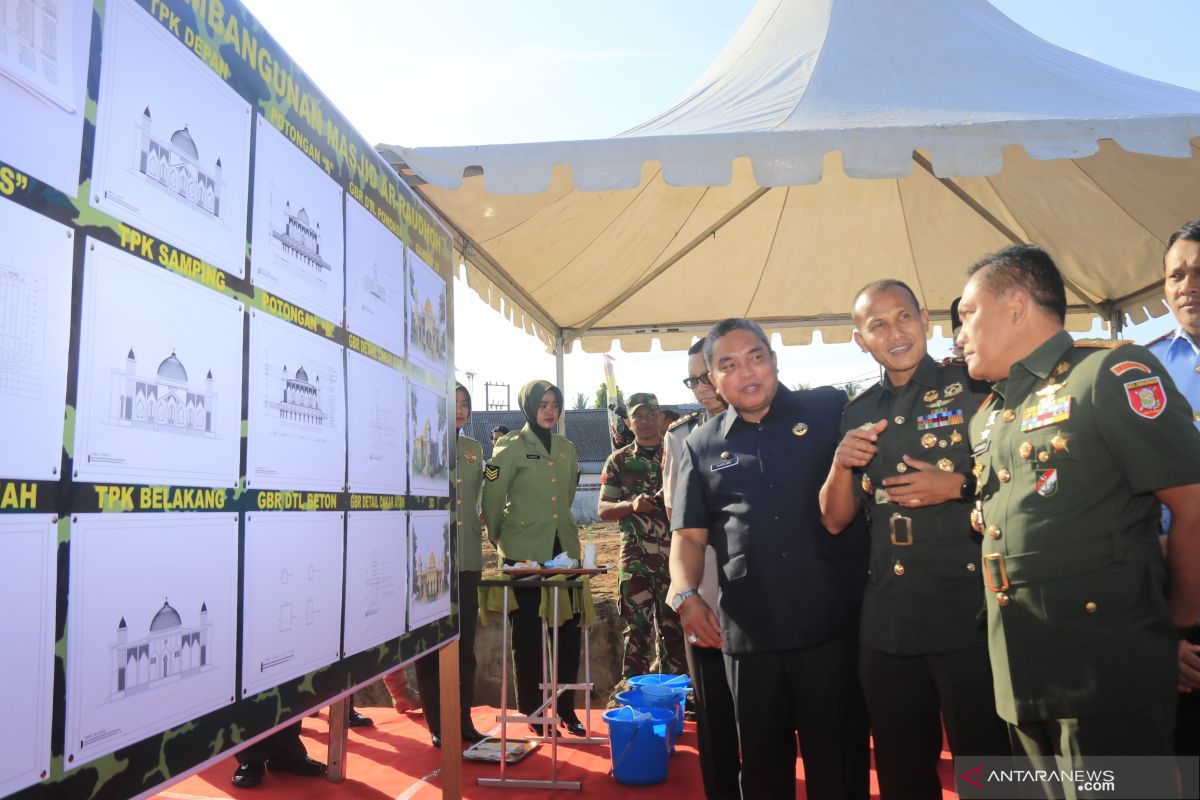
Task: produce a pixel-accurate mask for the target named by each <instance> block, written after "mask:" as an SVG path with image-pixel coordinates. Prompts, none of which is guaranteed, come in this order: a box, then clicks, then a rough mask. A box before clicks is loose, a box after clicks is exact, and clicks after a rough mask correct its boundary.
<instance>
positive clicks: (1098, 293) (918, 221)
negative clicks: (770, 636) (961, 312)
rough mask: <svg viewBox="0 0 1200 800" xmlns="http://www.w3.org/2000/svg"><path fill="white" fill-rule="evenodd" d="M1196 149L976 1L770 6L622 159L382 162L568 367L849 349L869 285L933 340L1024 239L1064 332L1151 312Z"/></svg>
mask: <svg viewBox="0 0 1200 800" xmlns="http://www.w3.org/2000/svg"><path fill="white" fill-rule="evenodd" d="M1197 137H1200V93H1197V92H1193V91H1190V90H1186V89H1182V88H1179V87H1175V86H1170V85H1167V84H1164V83H1160V82H1157V81H1152V80H1148V79H1145V78H1140V77H1137V76H1134V75H1130V74H1128V73H1125V72H1121V71H1119V70H1117V69H1114V68H1111V67H1108V66H1106V65H1104V64H1101V63H1098V62H1096V61H1093V60H1091V59H1088V58H1085V57H1083V56H1080V55H1077V54H1075V53H1071V52H1069V51H1066V50H1063V49H1061V48H1059V47H1056V46H1054V45H1052V44H1050V43H1048V42H1046V41H1043V40H1041V39H1039V38H1037V37H1036V36H1034V35H1032V34H1031V33H1029V32H1028V31H1026V30H1024V29H1023V28H1021V27H1020V26H1018V25H1017V24H1016V23H1014V22H1012V21H1011V20H1009V19H1008V18H1007V17H1005V16H1004V15H1002V14H1001V13H1000V12H998V11H997V10H996V9H994V8H993V7H992V6H990V5H989V4H988V3H987V2H985V1H984V0H921V1H920V2H911V0H760V2H759V4H758V6H757V7H756V8H755V9H754V10H753V11H752V12H751V14H750V16H749V17H748V18H747V20H746V22H745V23H744V24H743V25H742V28H741V29H740V30H739V31H738V32H737V34H736V35H735V36H734V37H733V38H732V39H731V40H730V42H729V43H728V44H727V45H726V47H725V48H724V50H723V51H722V52H721V53H720V54H719V55H718V56H717V58H716V60H715V61H714V62H713V63H712V64H711V65H710V66H709V68H708V69H707V70H706V71H705V72H704V74H702V75H701V76H700V77H699V78H698V79H697V80H696V82H695V83H694V84H693V85H692V86H691V87H690V88H689V89H688V90H687V91H686V92H685V93H684V95H683V97H682V98H681V99H680V100H679V101H678V102H677V103H676V104H675V105H674V106H673V107H672V108H670V109H668V110H667V111H666V112H664V113H663V114H661V115H659V116H658V117H656V118H654V119H652V120H650V121H648V122H646V123H644V124H643V125H640V126H638V127H636V128H634V129H632V130H630V131H627V132H625V133H623V134H621V135H619V136H616V137H614V138H611V139H600V140H592V141H577V142H547V143H538V144H516V145H485V146H478V147H447V148H417V149H410V148H403V147H397V146H389V145H382V146H380V148H379V149H380V151H381V152H382V153H383V154H384V156H385V157H386V158H387V159H388V160H389V161H390V162H391V163H392V164H393V165H395V166H396V167H397V168H398V169H399V171H400V172H401V174H403V175H405V176H406V177H407V178H408V180H409V181H410V183H412V184H413V185H415V186H416V187H417V189H418V191H419V192H420V193H421V194H422V195H424V196H425V197H426V198H427V199H428V200H429V201H430V202H431V203H432V204H433V205H434V206H435V207H436V208H437V209H438V210H439V211H440V212H441V213H442V214H443V215H444V216H445V218H446V219H447V220H448V221H449V223H450V224H451V226H452V227H453V228H454V230H455V231H456V241H457V244H458V246H459V248H460V252H461V255H462V257H463V260H464V261H465V263H466V264H467V268H468V282H469V285H470V286H471V287H472V288H473V289H475V291H477V292H478V293H479V294H480V296H481V297H483V298H484V299H485V300H486V301H488V302H490V303H491V304H492V305H493V307H495V308H497V309H500V308H501V304H502V303H503V305H504V307H505V308H506V309H507V310H508V312H509V314H510V317H511V318H512V320H513V321H514V323H515V324H517V325H519V326H521V327H523V328H524V329H525V330H527V331H528V332H530V333H532V334H534V335H536V336H538V337H539V338H541V339H542V340H543V341H545V342H546V344H547V345H548V346H550V347H552V348H554V349H556V350H557V352H558V354H559V358H560V362H561V357H562V353H563V352H564V349H565V348H566V347H569V345H570V343H571V342H572V341H574V340H581V341H582V343H583V346H584V348H585V349H586V350H588V351H592V352H598V351H606V350H608V349H609V348H610V347H611V345H612V343H613V341H614V340H619V341H620V343H621V346H622V347H623V348H624V349H625V350H627V351H638V350H646V349H649V347H650V346H651V341H652V339H653V338H658V339H659V340H660V343H661V346H662V347H663V348H664V349H678V348H683V347H686V346H687V345H688V343H689V342H690V341H691V339H692V338H693V337H694V336H695V335H696V334H698V333H702V332H703V331H704V330H706V329H707V328H708V327H709V326H710V325H711V324H712V323H713V322H714V321H716V320H719V319H721V318H724V317H729V316H749V317H752V318H754V319H757V320H759V321H760V322H762V323H763V325H764V327H765V328H767V329H768V331H777V332H779V333H780V334H781V336H782V339H783V341H784V343H785V344H804V343H808V342H809V341H811V337H812V331H813V330H815V329H819V330H820V331H821V335H822V339H823V340H824V341H826V342H829V341H845V340H846V339H847V338H848V336H849V332H850V326H849V314H848V306H849V303H850V300H851V296H852V294H853V292H854V291H855V290H856V289H857V288H858V287H859V286H861V285H862V284H864V283H866V282H868V281H870V280H873V279H875V278H880V277H894V278H900V279H902V280H905V281H906V282H908V283H909V284H910V285H911V286H912V287H913V289H914V290H915V291H916V292H917V294H918V296H919V298H920V299H921V300H922V302H923V303H924V304H925V305H926V306H927V307H928V308H929V309H930V310H931V312H932V314H933V316H934V317H935V318H943V319H944V318H945V317H946V315H947V312H946V310H947V309H948V307H949V304H950V302H951V301H952V300H953V298H955V297H956V296H957V295H958V294H959V293H960V291H961V288H962V285H963V283H964V271H965V268H966V267H967V266H968V265H970V264H971V263H972V262H973V261H975V260H976V259H977V258H978V257H979V256H980V255H982V254H983V253H985V252H988V251H990V250H994V249H996V248H998V247H1001V246H1004V245H1006V244H1008V243H1010V242H1019V241H1027V242H1034V243H1038V244H1040V245H1042V246H1044V247H1046V248H1047V249H1048V250H1049V251H1050V252H1051V253H1052V254H1053V255H1054V257H1055V259H1056V260H1057V261H1058V263H1059V265H1060V266H1061V267H1062V269H1063V272H1064V274H1065V276H1066V278H1067V279H1068V282H1069V292H1070V297H1069V299H1070V301H1071V303H1072V318H1071V322H1072V324H1073V326H1075V327H1076V328H1086V327H1089V326H1090V324H1091V318H1092V317H1093V316H1094V315H1100V316H1101V317H1103V318H1105V319H1106V320H1108V321H1109V322H1110V323H1115V325H1116V327H1117V328H1119V327H1120V325H1121V323H1122V320H1123V317H1128V318H1131V319H1132V320H1134V321H1141V320H1143V319H1145V316H1146V313H1147V312H1146V309H1145V308H1144V306H1148V308H1149V310H1150V313H1152V314H1154V315H1155V316H1157V315H1159V314H1160V313H1162V312H1163V311H1164V310H1165V309H1164V308H1163V306H1162V304H1161V303H1160V302H1158V297H1159V292H1160V285H1161V271H1160V270H1161V255H1162V246H1163V243H1164V241H1165V239H1166V238H1167V236H1168V235H1169V234H1170V232H1171V231H1173V230H1174V229H1175V228H1177V227H1178V226H1179V224H1180V223H1181V222H1183V221H1185V220H1187V219H1189V218H1193V217H1196V216H1200V158H1197V157H1196V150H1197V144H1200V138H1197ZM560 380H561V376H560Z"/></svg>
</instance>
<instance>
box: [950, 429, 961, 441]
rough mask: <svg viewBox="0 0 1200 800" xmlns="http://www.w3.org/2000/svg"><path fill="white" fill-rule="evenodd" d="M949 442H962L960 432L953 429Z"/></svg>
mask: <svg viewBox="0 0 1200 800" xmlns="http://www.w3.org/2000/svg"><path fill="white" fill-rule="evenodd" d="M950 444H962V434H961V433H959V432H958V431H954V432H953V433H951V434H950Z"/></svg>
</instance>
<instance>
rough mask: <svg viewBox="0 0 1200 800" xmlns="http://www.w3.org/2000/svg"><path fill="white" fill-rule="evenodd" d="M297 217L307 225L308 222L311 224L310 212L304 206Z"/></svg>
mask: <svg viewBox="0 0 1200 800" xmlns="http://www.w3.org/2000/svg"><path fill="white" fill-rule="evenodd" d="M296 219H298V220H300V221H301V222H303V223H304V224H305V225H308V224H310V223H309V221H308V212H307V211H305V210H304V209H303V208H302V209H300V210H299V211H298V212H297V213H296Z"/></svg>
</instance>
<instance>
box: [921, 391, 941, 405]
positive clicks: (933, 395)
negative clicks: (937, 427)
mask: <svg viewBox="0 0 1200 800" xmlns="http://www.w3.org/2000/svg"><path fill="white" fill-rule="evenodd" d="M937 399H938V390H937V389H930V390H929V391H928V392H926V393H925V394H924V395H923V396H922V397H921V402H923V403H932V402H933V401H934V400H937Z"/></svg>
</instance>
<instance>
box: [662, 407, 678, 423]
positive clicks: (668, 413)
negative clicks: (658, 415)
mask: <svg viewBox="0 0 1200 800" xmlns="http://www.w3.org/2000/svg"><path fill="white" fill-rule="evenodd" d="M662 415H663V419H665V420H666V421H667V422H674V421H675V420H677V419H679V412H678V411H676V410H675V409H673V408H664V409H663V412H662Z"/></svg>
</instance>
